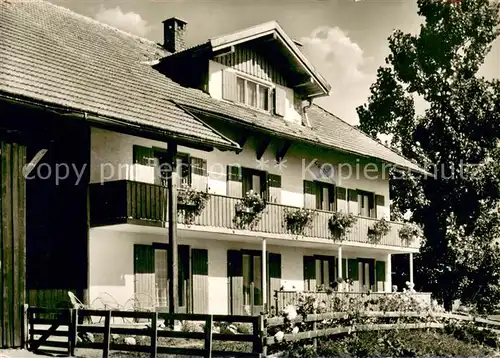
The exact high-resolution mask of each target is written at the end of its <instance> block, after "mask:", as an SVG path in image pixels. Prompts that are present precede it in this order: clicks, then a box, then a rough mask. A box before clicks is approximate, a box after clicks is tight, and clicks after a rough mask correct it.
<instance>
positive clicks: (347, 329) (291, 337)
mask: <svg viewBox="0 0 500 358" xmlns="http://www.w3.org/2000/svg"><path fill="white" fill-rule="evenodd" d="M348 317H349V315H348V314H347V313H346V312H329V313H322V314H308V315H306V317H301V316H298V317H297V318H296V319H295V320H294V321H292V322H293V323H299V322H306V323H311V326H312V329H311V330H308V331H303V332H298V333H295V334H294V333H287V334H285V335H284V336H283V341H286V342H294V341H301V340H312V341H313V344H314V345H315V346H316V344H317V339H318V338H319V337H327V336H335V335H339V334H346V333H353V332H361V331H382V330H391V329H426V328H435V329H442V328H444V324H443V323H442V322H415V323H407V322H398V323H379V324H373V323H370V324H356V325H352V326H340V327H327V328H320V329H318V324H319V323H321V322H324V321H325V320H341V319H347V318H348ZM359 317H365V318H379V319H393V320H394V319H401V318H433V319H436V320H437V319H455V320H459V321H470V322H474V323H475V324H478V325H480V326H486V327H487V328H489V329H491V330H492V331H495V332H496V333H499V334H500V321H494V320H489V319H485V318H480V317H473V316H467V315H461V314H454V313H446V312H431V313H423V312H376V311H364V312H359ZM284 323H285V319H284V317H273V318H270V319H268V320H266V321H265V326H266V328H269V327H281V326H283V324H284ZM492 327H493V328H492ZM275 343H276V338H275V337H269V336H268V337H266V339H265V342H264V345H265V346H270V345H273V344H275Z"/></svg>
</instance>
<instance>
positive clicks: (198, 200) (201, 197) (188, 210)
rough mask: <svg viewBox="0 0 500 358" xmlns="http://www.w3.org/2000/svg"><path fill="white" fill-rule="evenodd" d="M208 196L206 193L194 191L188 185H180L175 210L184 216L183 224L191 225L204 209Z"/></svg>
mask: <svg viewBox="0 0 500 358" xmlns="http://www.w3.org/2000/svg"><path fill="white" fill-rule="evenodd" d="M209 198H210V195H209V194H208V192H206V191H201V190H196V189H194V188H193V187H191V186H190V185H188V184H182V186H181V188H180V189H179V191H178V194H177V210H178V211H179V213H180V214H182V215H183V216H184V223H185V224H188V225H189V224H192V223H193V222H194V219H195V218H196V217H197V216H198V215H200V214H201V212H202V210H203V209H204V208H205V206H206V204H207V201H208V199H209Z"/></svg>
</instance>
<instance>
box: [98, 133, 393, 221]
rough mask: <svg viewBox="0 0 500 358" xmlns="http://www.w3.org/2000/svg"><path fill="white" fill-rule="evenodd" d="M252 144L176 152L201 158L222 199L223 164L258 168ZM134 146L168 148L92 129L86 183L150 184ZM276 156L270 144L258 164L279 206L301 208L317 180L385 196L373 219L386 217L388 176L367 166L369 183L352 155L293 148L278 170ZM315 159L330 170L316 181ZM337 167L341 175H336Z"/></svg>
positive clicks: (212, 187)
mask: <svg viewBox="0 0 500 358" xmlns="http://www.w3.org/2000/svg"><path fill="white" fill-rule="evenodd" d="M257 141H258V138H255V137H251V138H249V139H248V140H247V142H246V143H245V145H244V147H243V151H242V152H241V153H239V154H236V153H234V152H230V151H220V150H217V149H214V150H213V151H212V152H204V151H200V150H196V149H191V148H185V147H179V148H178V151H179V152H184V153H189V154H191V155H192V156H195V157H199V158H204V159H206V160H207V168H208V174H209V178H208V186H209V190H210V192H212V193H216V194H220V195H226V179H227V178H226V171H227V169H226V168H227V165H241V166H242V167H247V168H255V169H259V163H258V162H257V160H256V154H255V148H256V146H257ZM134 144H135V145H141V146H147V147H153V146H154V147H159V148H165V149H166V148H167V144H166V143H163V142H158V141H152V140H148V139H144V138H139V137H134V136H130V135H125V134H120V133H115V132H110V131H107V130H103V129H97V128H92V136H91V146H92V155H91V182H92V183H95V182H100V181H101V180H104V181H106V180H117V179H130V180H137V181H143V182H150V183H153V182H154V175H155V174H154V170H153V169H152V168H151V167H146V166H142V165H133V164H132V161H133V145H134ZM275 153H276V148H275V144H274V143H271V145H269V147H268V148H267V150H266V151H265V153H264V155H263V157H262V160H261V163H263V164H264V166H265V168H264V170H266V171H268V172H269V173H271V174H278V175H281V186H282V187H281V204H284V205H291V206H298V207H300V206H303V203H304V199H303V180H319V181H325V182H331V183H335V184H336V185H338V186H341V187H343V188H347V189H362V190H365V191H369V192H374V193H375V194H378V195H383V196H384V197H385V206H384V208H381V209H379V210H378V216H379V217H381V216H384V215H385V216H388V215H389V179H388V175H385V176H383V175H382V173H381V170H380V169H379V170H378V174H373V173H372V172H371V171H370V170H373V168H372V167H373V165H371V164H368V166H369V167H368V169H369V170H368V171H367V173H366V174H368V175H369V176H370V175H372V176H373V178H372V179H369V178H366V176H365V173H364V168H365V167H366V166H367V165H366V164H364V163H361V162H359V163H358V161H357V159H356V158H355V157H353V156H350V155H347V154H342V153H339V152H335V151H327V150H320V149H318V148H314V147H311V146H306V145H299V144H293V145H292V146H291V147H290V149H289V150H288V152H287V154H286V156H285V161H283V166H282V167H281V169H280V167H279V166H277V165H276V159H275ZM315 159H316V160H317V163H319V165H320V166H323V169H328V168H330V167H331V168H333V172H332V175H331V178H321V174H320V173H321V170H320V169H319V168H318V166H317V165H316V164H314V160H315ZM347 165H350V166H351V171H352V175H351V176H348V175H347V174H348V170H347V167H346V166H347ZM342 167H343V168H344V170H343V171H342V172H341V170H340V169H341V168H342ZM327 171H328V170H327ZM356 172H357V173H356ZM134 178H135V179H134Z"/></svg>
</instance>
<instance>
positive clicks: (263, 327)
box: [259, 314, 268, 357]
mask: <svg viewBox="0 0 500 358" xmlns="http://www.w3.org/2000/svg"><path fill="white" fill-rule="evenodd" d="M267 317H268V316H267V314H266V315H261V316H260V322H259V338H260V344H261V345H260V351H261V352H262V356H264V357H266V356H267Z"/></svg>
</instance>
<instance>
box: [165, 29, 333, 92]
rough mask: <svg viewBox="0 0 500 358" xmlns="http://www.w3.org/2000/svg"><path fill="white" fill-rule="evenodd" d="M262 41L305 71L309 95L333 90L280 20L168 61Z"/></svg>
mask: <svg viewBox="0 0 500 358" xmlns="http://www.w3.org/2000/svg"><path fill="white" fill-rule="evenodd" d="M270 40H271V41H270ZM259 41H260V45H259V47H261V48H262V49H263V52H264V53H268V52H269V51H268V50H269V49H270V48H271V49H272V50H273V51H277V52H279V53H280V54H281V57H280V59H281V61H278V63H279V65H280V66H283V68H285V69H286V70H287V72H293V73H298V74H300V75H301V82H300V83H299V84H300V86H301V87H303V86H307V87H308V89H309V92H311V94H310V95H308V97H310V98H314V97H323V96H328V95H329V94H330V90H331V86H330V84H329V83H328V82H327V81H326V79H325V78H324V77H323V76H322V75H321V74H320V73H319V72H318V71H317V70H316V69H315V68H314V66H313V65H312V64H311V62H310V61H309V60H308V59H307V57H305V56H304V54H303V53H302V52H301V51H300V49H299V47H298V45H297V42H296V41H294V40H292V39H291V38H290V37H289V36H288V35H287V33H286V32H285V31H284V30H283V28H282V27H281V26H280V25H279V24H278V23H277V22H276V21H269V22H266V23H263V24H260V25H256V26H252V27H249V28H246V29H243V30H240V31H237V32H233V33H230V34H227V35H222V36H217V37H214V38H211V39H209V40H208V41H207V42H204V43H201V44H197V45H195V46H192V47H189V48H186V49H185V50H182V51H178V52H175V53H173V54H170V56H168V57H166V58H165V59H164V61H166V62H168V64H167V66H168V65H170V63H171V60H172V59H173V58H177V57H182V58H183V59H184V58H186V56H187V57H188V58H189V57H196V56H197V55H201V54H203V55H206V54H207V53H209V54H210V57H212V58H213V57H215V56H217V55H220V54H221V53H222V54H224V53H227V52H228V51H231V50H232V49H233V48H234V47H235V46H238V45H244V44H255V43H259ZM270 42H272V45H271V47H267V48H264V47H263V46H264V44H267V43H270Z"/></svg>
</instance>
